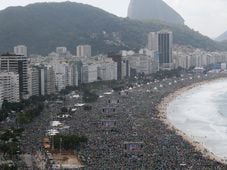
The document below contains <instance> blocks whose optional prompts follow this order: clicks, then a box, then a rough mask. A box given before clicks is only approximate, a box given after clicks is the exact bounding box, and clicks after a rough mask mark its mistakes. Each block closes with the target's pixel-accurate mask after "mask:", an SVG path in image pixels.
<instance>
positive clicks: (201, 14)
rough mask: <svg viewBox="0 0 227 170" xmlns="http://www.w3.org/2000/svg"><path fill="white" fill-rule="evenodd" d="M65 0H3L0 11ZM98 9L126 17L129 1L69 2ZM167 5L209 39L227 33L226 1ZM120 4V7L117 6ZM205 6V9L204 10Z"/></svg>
mask: <svg viewBox="0 0 227 170" xmlns="http://www.w3.org/2000/svg"><path fill="white" fill-rule="evenodd" d="M64 1H65V0H20V1H16V2H15V1H14V0H3V1H2V2H1V4H0V10H2V9H5V8H7V7H10V6H25V5H28V4H32V3H37V2H64ZM71 1H72V2H79V3H84V4H89V5H92V6H95V7H99V8H101V9H103V10H106V11H108V12H110V13H112V14H115V15H117V16H120V17H126V16H127V10H128V5H129V1H130V0H114V1H113V2H110V1H109V0H71ZM164 1H165V2H166V3H167V4H168V5H170V6H171V7H172V8H173V9H175V10H176V11H177V12H178V13H179V14H180V15H181V16H182V17H183V18H184V19H185V24H186V25H187V26H189V27H190V28H193V29H194V30H196V31H199V32H200V33H202V34H203V35H207V36H209V37H210V38H216V37H217V36H219V35H220V34H222V33H223V32H225V31H227V25H226V24H225V22H224V21H226V20H227V13H226V12H225V8H226V7H227V1H225V0H215V5H214V0H200V1H199V2H198V1H196V0H190V1H188V0H164ZM119 4H121V5H119ZM204 4H206V8H204ZM217 18H218V19H217Z"/></svg>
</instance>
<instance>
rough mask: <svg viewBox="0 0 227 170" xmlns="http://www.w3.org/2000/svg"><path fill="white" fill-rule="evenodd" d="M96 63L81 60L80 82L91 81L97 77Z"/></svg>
mask: <svg viewBox="0 0 227 170" xmlns="http://www.w3.org/2000/svg"><path fill="white" fill-rule="evenodd" d="M97 70H98V65H97V64H96V63H91V62H90V63H88V62H83V65H82V83H92V82H95V81H97V80H98V79H97V78H98V71H97Z"/></svg>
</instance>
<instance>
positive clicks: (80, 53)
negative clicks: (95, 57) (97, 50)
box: [76, 45, 91, 58]
mask: <svg viewBox="0 0 227 170" xmlns="http://www.w3.org/2000/svg"><path fill="white" fill-rule="evenodd" d="M76 54H77V55H76V56H77V57H88V58H89V57H91V46H90V45H79V46H77V48H76Z"/></svg>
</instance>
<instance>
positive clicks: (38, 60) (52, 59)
mask: <svg viewBox="0 0 227 170" xmlns="http://www.w3.org/2000/svg"><path fill="white" fill-rule="evenodd" d="M13 51H14V53H6V54H3V55H1V56H0V106H1V104H2V102H3V100H8V101H9V102H18V101H20V100H21V99H26V98H29V97H30V96H40V95H49V94H54V93H56V92H60V91H61V90H63V89H65V88H66V87H67V86H78V85H79V84H84V83H92V82H96V81H107V80H121V79H125V78H129V77H134V76H137V75H149V74H152V73H155V72H157V71H159V70H162V69H164V70H166V69H167V70H170V69H174V68H178V67H182V68H185V69H189V68H191V67H197V68H202V67H204V66H207V65H211V64H214V68H220V69H224V68H226V64H224V63H226V62H227V53H226V52H207V51H203V50H201V49H195V48H192V47H185V46H179V45H173V34H172V32H171V31H168V30H162V31H159V32H150V33H149V34H148V41H147V48H144V49H141V50H139V51H138V52H134V51H120V52H119V53H114V54H111V53H110V54H108V55H97V56H92V51H91V46H90V45H79V46H77V47H76V54H75V55H73V54H71V53H70V52H69V51H68V49H67V48H66V47H57V48H56V51H55V52H51V53H50V54H48V55H47V56H41V55H28V49H27V47H26V46H25V45H18V46H15V47H14V48H13ZM221 63H222V64H221Z"/></svg>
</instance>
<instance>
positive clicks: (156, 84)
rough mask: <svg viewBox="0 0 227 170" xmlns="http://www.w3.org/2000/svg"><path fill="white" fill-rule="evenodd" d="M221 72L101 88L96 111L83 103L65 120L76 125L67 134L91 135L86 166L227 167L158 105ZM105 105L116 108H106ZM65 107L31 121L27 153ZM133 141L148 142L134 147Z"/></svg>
mask: <svg viewBox="0 0 227 170" xmlns="http://www.w3.org/2000/svg"><path fill="white" fill-rule="evenodd" d="M217 76H220V75H213V74H212V75H209V74H208V75H199V76H198V75H196V76H192V75H182V76H181V77H178V78H176V77H175V78H169V79H163V80H155V81H151V82H148V83H146V84H134V87H133V88H128V89H126V91H125V92H124V93H119V92H113V93H106V94H105V92H107V91H110V90H111V89H103V91H99V94H98V95H99V96H101V97H100V98H99V99H98V101H97V102H94V103H92V104H90V105H91V106H92V109H91V110H84V109H83V107H78V108H77V110H76V111H75V112H74V113H72V117H71V118H68V119H60V121H61V122H62V123H63V124H65V125H68V126H70V128H69V129H65V130H63V131H62V132H61V133H64V134H77V135H85V136H86V137H87V138H88V142H87V143H86V144H83V145H82V146H81V147H80V148H79V150H78V153H77V154H78V156H79V158H80V160H81V161H82V163H83V165H84V166H85V168H84V169H91V170H95V169H97V170H102V169H103V170H104V169H105V170H107V169H155V170H158V169H174V170H175V169H226V168H227V165H224V164H221V163H219V162H217V161H215V160H211V159H209V158H206V157H204V156H203V155H202V153H200V152H198V151H196V149H195V148H194V147H193V146H192V145H191V144H190V143H188V142H187V141H185V140H183V138H182V137H181V136H179V135H177V134H176V132H175V131H174V130H170V129H169V128H168V127H167V125H166V124H164V123H163V122H162V121H161V120H160V118H159V112H158V110H157V108H156V106H157V105H158V104H159V103H160V102H161V100H162V99H163V97H165V96H167V95H168V94H170V93H172V92H174V91H176V90H177V89H179V88H182V87H185V86H188V85H190V84H192V83H195V82H199V81H203V80H205V79H211V78H214V77H217ZM69 100H70V99H69ZM81 102H82V99H81V98H78V99H76V100H75V99H74V100H73V101H71V102H68V103H69V105H68V107H71V106H72V104H76V103H81ZM103 108H112V109H110V110H109V111H107V112H106V111H105V112H104V111H103ZM113 108H114V109H113ZM59 110H60V107H59V108H58V107H57V106H54V108H53V107H52V106H51V105H49V108H48V109H47V110H45V112H46V113H42V114H41V116H39V117H38V118H36V120H34V122H33V123H30V124H28V125H26V127H25V128H26V129H27V130H26V134H25V136H26V137H25V138H24V141H23V142H24V144H23V146H24V151H25V152H28V153H31V152H32V148H33V149H38V148H40V147H41V140H42V139H41V137H42V136H44V135H45V132H46V130H47V127H49V126H50V124H49V122H50V121H51V120H57V115H56V112H58V111H59ZM47 112H49V114H48V113H47ZM52 113H53V114H52ZM47 114H48V115H49V116H46V115H47ZM44 115H45V118H44ZM42 116H43V117H42ZM103 122H107V123H103ZM113 122H114V123H113ZM125 143H129V144H130V143H132V148H131V149H129V148H130V147H129V148H127V147H126V146H125ZM133 143H139V144H142V146H141V147H140V145H138V146H136V148H134V149H133ZM77 149H78V148H77Z"/></svg>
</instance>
